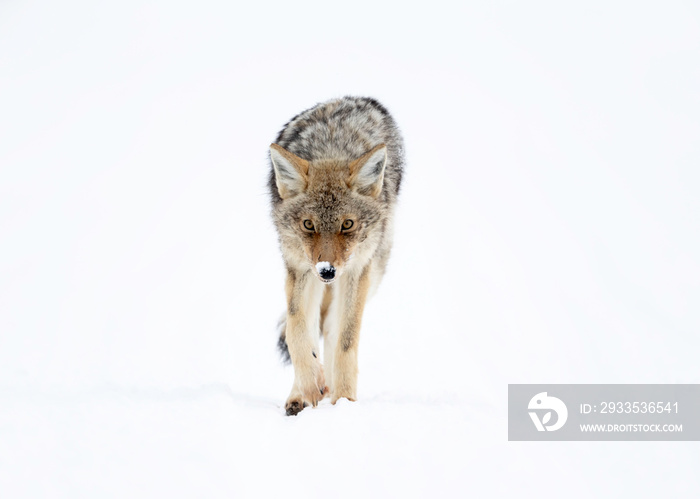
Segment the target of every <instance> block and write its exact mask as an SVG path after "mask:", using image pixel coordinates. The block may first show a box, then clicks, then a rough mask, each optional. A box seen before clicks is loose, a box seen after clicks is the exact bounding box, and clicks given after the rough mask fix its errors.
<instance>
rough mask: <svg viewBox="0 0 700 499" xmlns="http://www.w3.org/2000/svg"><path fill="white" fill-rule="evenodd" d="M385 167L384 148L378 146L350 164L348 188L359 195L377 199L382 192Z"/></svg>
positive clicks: (382, 145)
mask: <svg viewBox="0 0 700 499" xmlns="http://www.w3.org/2000/svg"><path fill="white" fill-rule="evenodd" d="M385 167H386V146H385V145H384V144H379V145H378V146H376V147H375V148H374V149H372V150H371V151H369V152H368V153H366V154H364V155H363V156H362V157H361V158H358V159H356V160H355V161H353V162H352V163H350V178H349V180H348V186H349V187H351V188H352V189H355V190H356V191H357V192H359V193H360V194H365V195H367V196H372V197H375V198H376V197H377V196H379V193H380V192H382V184H383V183H384V168H385Z"/></svg>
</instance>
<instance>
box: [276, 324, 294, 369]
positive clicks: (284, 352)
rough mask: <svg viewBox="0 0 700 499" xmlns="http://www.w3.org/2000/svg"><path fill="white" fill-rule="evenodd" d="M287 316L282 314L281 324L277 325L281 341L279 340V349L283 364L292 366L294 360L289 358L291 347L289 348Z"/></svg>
mask: <svg viewBox="0 0 700 499" xmlns="http://www.w3.org/2000/svg"><path fill="white" fill-rule="evenodd" d="M286 331H287V314H286V313H285V314H282V317H280V320H279V322H278V323H277V332H278V333H279V335H280V336H279V339H278V340H277V349H278V350H279V351H280V355H281V356H282V362H283V363H285V364H290V363H291V362H292V358H291V357H290V356H289V347H288V346H287V335H286Z"/></svg>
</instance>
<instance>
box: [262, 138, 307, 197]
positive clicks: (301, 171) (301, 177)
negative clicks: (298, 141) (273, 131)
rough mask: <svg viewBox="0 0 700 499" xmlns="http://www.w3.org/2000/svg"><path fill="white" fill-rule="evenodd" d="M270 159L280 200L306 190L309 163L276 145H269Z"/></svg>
mask: <svg viewBox="0 0 700 499" xmlns="http://www.w3.org/2000/svg"><path fill="white" fill-rule="evenodd" d="M270 159H271V160H272V167H273V168H274V169H275V182H276V183H277V190H278V191H279V193H280V197H281V198H282V199H286V198H290V197H292V196H296V195H297V194H300V193H302V192H304V190H306V185H307V182H308V177H307V174H308V173H309V162H308V161H306V160H305V159H301V158H300V157H299V156H296V155H294V154H292V153H291V152H289V151H287V150H286V149H285V148H284V147H280V146H278V145H277V144H271V145H270Z"/></svg>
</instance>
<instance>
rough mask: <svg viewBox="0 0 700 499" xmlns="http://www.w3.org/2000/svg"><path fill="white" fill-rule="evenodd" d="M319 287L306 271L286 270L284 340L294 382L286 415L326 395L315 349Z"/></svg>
mask: <svg viewBox="0 0 700 499" xmlns="http://www.w3.org/2000/svg"><path fill="white" fill-rule="evenodd" d="M323 286H324V284H323V283H321V282H320V281H319V280H318V279H315V278H314V276H313V274H312V273H311V271H310V270H309V271H306V272H299V271H295V270H291V269H290V270H289V271H288V274H287V330H286V339H287V346H288V348H289V356H290V357H291V359H292V364H293V365H294V385H292V391H291V393H290V394H289V398H288V399H287V403H286V404H285V409H286V412H287V415H288V416H294V415H296V414H298V413H299V412H300V411H301V410H302V409H304V407H306V406H307V405H312V406H316V405H317V404H318V402H319V400H321V399H322V398H323V397H324V395H325V394H326V383H325V378H324V376H323V367H322V366H321V362H320V360H319V357H320V352H319V349H318V336H319V315H320V308H321V297H322V296H323Z"/></svg>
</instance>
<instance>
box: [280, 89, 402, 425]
mask: <svg viewBox="0 0 700 499" xmlns="http://www.w3.org/2000/svg"><path fill="white" fill-rule="evenodd" d="M403 162H404V160H403V140H402V138H401V135H400V134H399V130H398V128H397V127H396V124H395V123H394V120H393V118H392V117H391V116H390V115H389V112H388V111H387V110H386V109H385V108H384V106H382V105H381V104H380V103H379V102H377V101H376V100H374V99H371V98H365V97H344V98H342V99H336V100H331V101H328V102H325V103H322V104H318V105H316V106H315V107H312V108H311V109H308V110H306V111H304V112H302V113H301V114H298V115H297V116H295V117H294V118H292V119H291V121H289V123H287V124H286V125H285V126H284V128H283V129H282V131H281V132H280V134H279V135H278V136H277V140H276V141H275V143H274V144H271V145H270V163H271V169H270V178H269V189H270V196H271V202H272V217H273V220H274V224H275V226H276V228H277V232H278V234H279V242H280V247H281V249H282V257H283V259H284V263H285V267H286V269H287V283H286V293H287V312H286V314H285V316H284V318H283V319H282V321H281V322H280V339H279V343H278V346H279V347H280V350H281V352H282V354H283V356H285V357H286V360H291V362H292V364H293V366H294V384H293V385H292V391H291V393H290V394H289V397H288V398H287V402H286V404H285V410H286V414H287V415H289V416H292V415H296V414H298V413H299V412H300V411H301V410H303V409H304V407H307V406H309V405H311V406H314V407H315V406H316V405H317V404H318V402H319V401H320V400H322V399H323V398H324V397H325V396H330V399H331V402H332V403H333V404H335V403H336V402H337V401H338V399H340V398H346V399H348V400H353V401H354V400H356V399H357V348H358V342H359V336H360V323H361V322H362V311H363V309H364V306H365V301H366V300H367V297H368V296H369V295H371V294H372V293H373V292H374V290H375V289H376V287H377V285H378V284H379V282H380V281H381V279H382V276H383V274H384V271H385V269H386V265H387V261H388V259H389V253H390V251H391V244H392V232H393V215H394V206H395V204H396V198H397V195H398V192H399V186H400V184H401V174H402V169H403ZM320 335H323V365H322V364H321V361H320V358H319V355H320V350H319V336H320ZM324 367H325V373H324Z"/></svg>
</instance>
